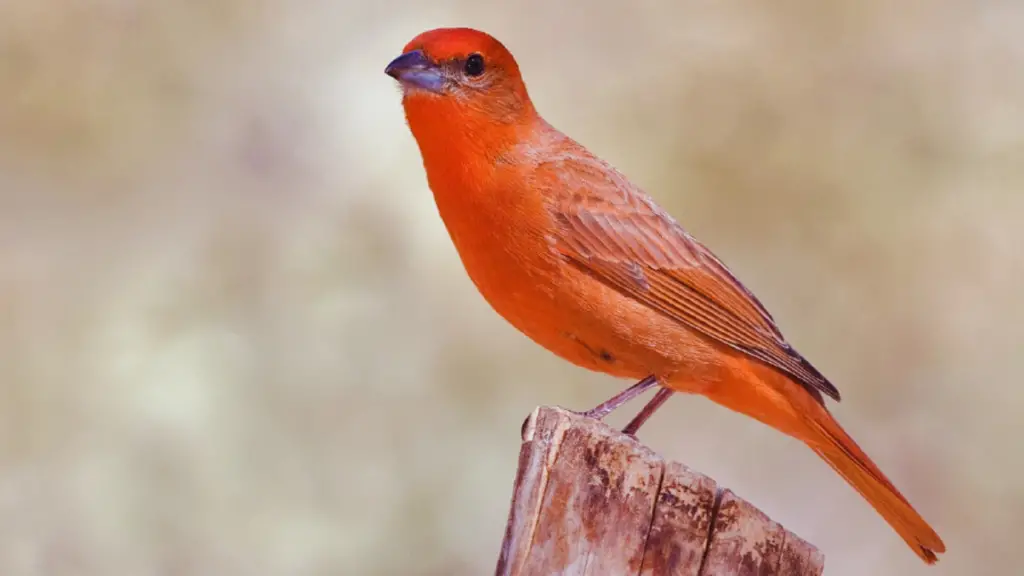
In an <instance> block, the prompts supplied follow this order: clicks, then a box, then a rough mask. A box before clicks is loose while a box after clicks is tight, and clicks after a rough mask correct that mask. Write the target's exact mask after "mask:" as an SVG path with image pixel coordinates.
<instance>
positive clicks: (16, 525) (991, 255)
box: [0, 0, 1024, 576]
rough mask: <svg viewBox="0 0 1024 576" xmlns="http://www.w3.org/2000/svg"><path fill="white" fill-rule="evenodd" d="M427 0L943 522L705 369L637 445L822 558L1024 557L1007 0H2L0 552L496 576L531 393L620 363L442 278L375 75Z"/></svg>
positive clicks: (446, 252)
mask: <svg viewBox="0 0 1024 576" xmlns="http://www.w3.org/2000/svg"><path fill="white" fill-rule="evenodd" d="M445 25H472V26H475V27H479V28H482V29H485V30H488V31H491V32H492V33H494V34H495V35H496V36H498V37H499V38H501V39H502V40H503V41H505V43H506V44H507V45H508V46H509V47H510V48H511V49H512V50H513V52H514V53H515V54H516V55H517V57H518V58H519V60H520V63H521V65H522V68H523V69H524V70H525V73H526V78H527V81H528V83H529V86H530V89H531V93H532V95H533V96H534V99H535V101H536V103H537V106H538V107H539V108H540V110H541V111H542V112H543V113H544V114H545V115H546V116H547V118H548V119H549V120H550V121H551V122H553V123H554V124H555V125H556V126H559V127H560V128H562V129H563V130H565V131H566V132H568V133H569V134H571V135H573V136H574V137H576V138H577V139H579V140H581V141H582V142H584V143H585V144H586V145H588V146H590V147H591V148H592V149H593V150H594V151H596V152H597V153H599V154H600V155H602V156H604V157H605V158H606V159H608V160H610V161H611V162H612V163H614V164H615V165H616V166H618V167H619V168H621V169H622V170H623V171H625V172H626V173H627V174H628V175H629V176H630V177H631V178H632V179H634V181H636V182H637V183H638V184H640V185H641V186H643V187H644V188H645V189H647V190H648V191H649V192H650V193H651V194H652V195H653V196H655V197H656V198H657V199H658V200H659V201H660V202H662V203H663V204H664V205H665V206H666V207H667V208H668V209H669V210H670V211H671V212H672V213H673V214H674V215H676V216H677V217H678V219H679V220H680V221H681V222H682V223H683V224H684V225H685V226H686V227H688V228H689V230H690V231H691V232H693V233H694V234H695V235H696V236H698V237H699V238H701V239H702V240H703V241H704V242H705V243H707V244H708V245H710V246H711V247H712V249H713V250H715V251H716V252H717V253H718V254H719V255H720V256H721V257H722V258H723V259H724V260H725V261H726V262H727V263H728V264H729V265H730V266H731V267H732V268H733V269H734V271H735V272H736V273H737V274H738V275H739V276H740V277H741V278H742V279H743V280H744V281H745V282H746V283H747V284H748V285H749V286H750V287H751V288H752V289H754V290H755V291H756V292H757V293H758V294H759V295H760V296H761V298H762V299H763V300H764V302H765V303H766V304H767V305H768V306H769V308H770V309H771V310H772V311H773V313H774V314H775V316H776V318H777V319H778V320H779V322H780V324H781V326H782V328H783V330H784V331H785V332H786V334H787V336H788V337H789V338H790V340H791V341H792V342H793V343H794V344H795V345H796V346H797V347H798V348H799V349H800V350H801V351H803V352H804V353H805V354H806V355H807V356H808V357H810V358H811V359H813V361H814V362H815V364H816V365H817V366H819V367H820V368H821V369H822V370H823V371H824V372H826V373H827V374H828V375H829V376H830V378H831V379H832V380H833V381H834V382H835V383H836V385H837V386H838V387H839V388H840V390H841V391H842V393H843V395H844V401H843V402H842V403H841V404H839V405H835V412H836V414H837V415H838V417H839V418H840V420H841V421H842V422H843V423H844V424H845V425H846V426H847V427H848V428H849V430H850V431H851V433H853V434H854V436H855V437H856V438H857V439H858V440H859V441H860V442H861V443H862V444H863V445H864V447H865V448H866V449H867V450H868V452H869V453H870V454H872V455H873V457H874V458H876V459H877V461H878V462H879V464H880V465H881V466H882V467H883V468H884V469H885V470H886V471H887V473H888V474H890V475H891V476H892V478H893V479H894V480H895V481H896V483H897V484H898V485H899V486H900V487H901V488H902V489H903V490H904V491H905V492H906V493H907V494H908V495H909V497H910V499H911V500H912V501H913V502H914V504H915V505H916V506H918V507H919V508H920V509H921V510H922V512H923V513H924V515H925V516H926V517H927V518H929V519H930V520H931V521H933V522H934V524H935V526H936V527H937V528H938V530H939V532H940V533H941V534H942V536H943V537H944V538H945V540H946V543H947V544H948V547H949V550H950V552H949V553H948V554H947V555H946V556H944V557H943V560H942V561H941V562H940V564H939V565H938V566H937V567H936V568H934V569H930V570H929V569H926V568H925V567H924V566H923V564H921V563H920V562H919V561H918V560H917V558H916V557H915V556H914V555H913V554H912V553H911V552H910V551H909V550H907V549H906V548H905V547H904V544H903V543H902V541H901V540H899V538H898V537H897V536H896V535H895V534H894V533H893V532H891V531H890V530H889V529H888V528H887V527H886V526H885V525H884V524H883V523H882V521H881V520H880V519H879V518H878V517H876V516H875V514H874V513H873V512H872V511H871V509H870V508H869V507H868V506H867V505H866V504H865V503H864V502H862V501H861V500H860V499H859V497H857V496H856V494H855V493H854V492H853V491H852V490H850V489H849V488H847V486H846V485H845V484H844V483H843V482H842V481H841V480H840V479H839V478H838V477H837V476H836V475H834V474H833V473H832V472H831V471H830V470H829V469H828V468H827V467H826V466H825V465H824V464H823V463H821V462H819V461H818V460H817V459H816V458H815V457H814V456H813V455H812V454H811V452H810V451H809V450H807V449H806V448H804V447H803V446H801V445H799V444H797V443H796V442H793V441H790V440H787V439H785V438H783V437H781V436H780V435H778V434H776V433H774V432H772V431H770V430H768V429H765V428H764V427H762V426H760V425H758V424H755V423H753V422H749V421H745V420H743V419H742V418H740V417H738V416H735V415H733V414H730V413H727V412H726V411H724V410H722V409H719V408H717V407H715V406H713V405H712V404H710V403H709V402H707V401H705V400H703V399H700V398H682V397H677V398H675V399H674V400H672V401H671V402H670V403H669V405H668V406H667V407H666V408H665V409H664V411H663V412H662V413H660V414H659V415H658V416H657V417H656V418H655V419H654V420H653V421H652V422H651V423H650V424H649V427H648V428H647V429H646V432H645V434H644V435H643V438H644V440H645V441H646V442H647V443H648V444H650V445H651V446H652V447H654V448H655V449H656V450H658V451H660V452H662V453H663V454H665V455H667V456H669V457H671V458H675V459H680V460H682V461H684V462H686V463H688V464H690V465H691V466H693V467H695V468H697V469H699V470H701V471H703V472H705V473H708V474H710V475H712V476H714V477H716V478H717V479H718V480H719V481H721V482H722V483H724V484H726V485H728V486H730V487H732V488H733V489H735V490H736V491H738V492H739V493H740V494H741V495H742V496H744V497H746V498H748V499H749V500H751V501H753V502H755V503H756V504H757V505H758V506H760V507H761V508H763V509H764V510H765V511H767V512H768V513H769V514H771V515H772V516H773V517H775V518H776V519H778V520H779V521H781V522H783V523H784V524H786V525H787V526H788V527H790V528H792V529H793V530H795V531H796V532H797V533H799V534H800V535H802V536H804V537H805V538H807V539H809V540H811V541H813V542H815V543H816V544H817V545H818V546H820V547H821V548H822V550H823V551H825V553H826V554H827V555H828V569H827V572H826V573H827V574H830V575H834V576H860V575H865V574H870V575H877V576H886V575H909V574H933V575H939V574H945V575H960V574H964V575H967V574H970V575H987V574H1009V573H1012V572H1014V571H1015V570H1017V569H1018V568H1015V567H1014V566H1019V564H1016V563H1014V562H1013V561H1012V560H1013V557H1014V556H1019V547H1020V539H1021V537H1022V536H1024V519H1022V518H1024V476H1022V475H1024V447H1022V442H1024V419H1022V413H1024V391H1022V385H1024V384H1022V378H1021V376H1022V373H1024V370H1022V368H1024V359H1022V357H1021V349H1022V343H1024V328H1022V326H1024V304H1022V302H1024V298H1022V289H1024V257H1022V255H1021V254H1022V252H1021V251H1022V247H1024V244H1022V242H1024V231H1022V230H1021V227H1020V225H1021V222H1022V219H1024V194H1022V193H1021V190H1022V186H1024V106H1022V104H1021V103H1022V102H1024V34H1021V30H1022V27H1024V4H1021V3H1020V2H1018V1H1015V0H1003V1H998V0H979V1H975V2H966V1H964V2H954V1H952V0H938V1H929V2H925V1H914V0H910V1H906V2H885V1H882V0H866V1H865V0H835V1H833V2H818V1H813V0H783V1H782V2H771V3H764V2H753V1H746V2H738V1H729V2H711V1H707V0H683V1H682V2H668V1H665V2H653V1H646V2H645V1H639V2H633V3H626V2H611V1H608V2H594V1H593V0H590V1H587V0H579V1H575V2H562V3H558V4H555V3H550V4H549V3H546V2H541V1H540V0H531V1H527V2H520V3H516V4H513V3H509V4H508V5H507V6H505V7H503V6H502V5H499V4H498V3H488V2H483V1H479V0H478V1H473V2H469V1H465V2H459V1H454V0H451V1H445V0H434V1H432V2H412V1H408V2H379V1H376V2H374V1H366V0H348V1H345V0H334V1H326V0H288V1H286V0H262V1H254V0H246V1H242V0H210V1H203V2H200V1H198V0H196V1H194V2H142V1H138V0H105V1H93V2H70V1H56V0H55V1H50V2H41V1H38V0H5V1H4V2H2V3H0V573H2V574H4V575H5V576H21V575H26V576H27V575H39V574H47V575H51V574H52V575H122V574H123V575H150V574H151V575H177V574H190V575H191V574H199V575H207V574H210V575H236V574H237V575H278V574H280V575H293V574H294V575H327V574H345V575H348V574H352V575H359V576H362V575H366V576H374V575H392V574H394V575H399V574H401V575H410V576H434V575H438V576H439V575H442V574H444V575H449V574H451V575H470V574H472V575H477V574H489V573H491V572H492V571H493V564H494V560H495V558H496V555H497V551H498V546H499V543H500V540H501V535H502V529H503V525H504V521H505V515H506V513H507V506H508V496H509V493H510V489H511V483H512V476H513V471H514V466H515V463H516V451H517V450H518V442H519V438H518V431H519V425H520V423H521V422H522V419H523V418H524V417H525V416H526V414H527V413H528V412H529V411H530V410H531V409H532V408H533V407H534V406H535V405H536V404H541V403H545V404H561V405H565V406H569V407H573V408H580V409H582V408H588V407H590V406H592V405H594V404H596V403H597V402H599V401H600V400H603V399H605V398H606V397H608V396H610V395H611V394H612V393H614V392H615V391H617V390H618V389H619V388H620V387H622V386H623V385H625V383H624V382H617V381H612V380H610V379H607V378H604V377H601V376H597V375H594V374H590V373H585V372H583V371H580V370H578V369H576V368H573V367H571V366H568V365H566V364H564V363H562V362H561V361H559V360H558V359H556V358H554V357H552V356H550V355H549V354H548V353H546V352H544V351H543V350H540V349H538V348H537V347H536V346H534V345H533V344H532V343H530V342H529V341H527V340H526V339H525V338H524V337H522V336H520V335H519V334H518V333H516V332H515V331H514V330H513V329H511V328H510V327H508V326H507V325H506V324H504V323H503V321H501V320H500V319H499V318H498V317H497V316H496V315H495V314H494V313H492V312H491V311H490V310H489V309H488V308H487V306H486V304H485V303H484V302H483V301H482V299H481V298H480V297H479V296H478V295H477V294H476V292H475V291H474V289H473V288H472V286H471V285H470V283H469V281H468V280H467V278H466V276H465V275H464V273H463V272H462V269H461V267H460V264H459V262H458V260H457V258H456V256H455V253H454V251H453V249H452V247H451V245H450V242H449V240H448V238H447V236H446V235H445V233H444V230H443V228H442V226H441V224H440V221H439V219H438V217H437V215H436V212H435V209H434V206H433V203H432V199H431V196H430V193H429V191H428V190H427V188H426V184H425V179H424V176H423V172H422V168H421V165H420V160H419V157H418V154H417V150H416V148H415V145H414V143H413V141H412V138H411V136H410V135H409V133H408V131H407V129H406V127H405V126H404V123H403V119H402V115H401V108H400V104H399V94H398V90H397V89H396V87H395V86H394V85H393V82H392V80H391V79H390V78H388V77H386V76H385V75H384V74H383V68H384V66H385V64H387V62H388V61H389V60H390V59H391V58H392V57H394V56H396V55H397V54H398V52H399V50H400V49H401V47H402V46H403V45H404V44H405V42H406V41H408V40H409V39H410V38H412V36H414V35H415V34H417V33H418V32H420V31H422V30H424V29H427V28H433V27H437V26H445ZM636 408H639V404H637V405H636V406H635V407H634V406H631V407H630V409H629V410H633V409H636ZM629 410H627V411H629ZM628 416H629V414H626V413H622V414H616V415H615V416H614V417H613V419H612V421H613V422H615V423H622V422H624V420H625V419H626V418H627V417H628ZM1014 552H1018V554H1014Z"/></svg>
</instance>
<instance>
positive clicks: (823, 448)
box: [680, 364, 946, 564]
mask: <svg viewBox="0 0 1024 576" xmlns="http://www.w3.org/2000/svg"><path fill="white" fill-rule="evenodd" d="M734 370H735V372H734V373H735V379H733V378H729V379H723V383H724V384H723V385H720V386H715V387H710V388H707V389H705V390H704V391H703V393H704V394H705V395H706V396H708V397H709V398H710V399H711V400H714V401H715V402H717V403H719V404H721V405H723V406H725V407H727V408H730V409H732V410H735V411H737V412H740V413H741V414H746V415H747V416H750V417H752V418H754V419H756V420H759V421H761V422H763V423H764V424H767V425H768V426H771V427H773V428H775V429H777V430H779V431H781V432H784V433H785V434H788V435H790V436H792V437H794V438H796V439H798V440H801V441H802V442H804V443H805V444H807V445H808V446H809V447H810V448H811V449H812V450H814V452H815V453H817V454H818V456H820V457H821V458H822V459H823V460H824V461H825V462H827V463H828V465H829V466H831V467H832V469H833V470H835V471H836V472H837V473H838V474H839V475H840V476H842V477H843V478H844V479H845V480H846V481H847V482H848V483H849V484H850V486H852V487H853V488H854V489H855V490H856V491H857V492H859V493H860V495H861V496H863V497H864V499H865V500H867V501H868V503H869V504H871V506H872V507H873V508H874V509H875V510H876V511H877V512H878V513H879V514H880V515H881V516H882V518H884V519H885V521H886V522H888V523H889V525H890V526H892V528H893V529H894V530H895V531H896V533H897V534H899V535H900V537H901V538H903V540H904V541H906V543H907V544H908V545H909V546H910V548H911V549H913V550H914V552H915V553H916V554H917V555H918V556H920V557H921V559H922V560H924V561H925V562H926V563H928V564H934V563H935V562H936V561H937V560H938V557H937V555H938V554H941V553H943V552H945V551H946V545H945V544H943V542H942V539H941V538H939V535H938V534H936V533H935V530H933V529H932V527H931V526H929V525H928V523H927V522H926V521H925V520H924V518H922V517H921V515H920V514H918V513H917V511H916V510H914V507H913V506H911V505H910V503H909V502H907V499H906V498H904V497H903V494H901V493H900V491H899V490H897V489H896V487H895V486H893V484H892V482H890V481H889V479H888V478H886V476H885V474H883V473H882V471H881V470H879V469H878V466H876V465H875V463H874V462H872V461H871V458H869V457H868V455H867V454H865V453H864V451H863V450H862V449H861V448H860V446H858V445H857V443H856V442H854V440H853V438H851V437H850V436H849V435H848V434H847V433H846V431H844V430H843V428H842V426H840V425H839V423H838V422H836V420H835V418H833V417H832V414H831V413H830V412H829V411H828V409H827V408H826V407H825V406H824V404H823V402H822V401H821V399H820V397H818V398H816V397H813V396H812V395H811V394H808V392H807V389H806V388H804V387H802V386H800V385H798V384H796V383H795V382H793V381H792V380H790V379H789V378H788V377H785V376H784V375H782V374H779V373H777V372H775V371H773V370H769V369H767V368H763V367H760V366H758V365H752V364H746V365H740V366H739V367H734ZM680 389H681V390H683V391H685V390H686V388H680Z"/></svg>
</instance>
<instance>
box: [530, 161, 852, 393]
mask: <svg viewBox="0 0 1024 576" xmlns="http://www.w3.org/2000/svg"><path fill="white" fill-rule="evenodd" d="M545 168H551V169H553V170H555V174H553V175H552V177H548V178H543V180H545V181H546V182H547V183H548V184H552V183H555V182H557V185H560V186H562V187H568V188H569V190H564V189H563V190H562V191H561V193H560V194H555V195H551V196H549V197H555V198H560V199H561V200H560V201H556V202H553V203H552V205H551V210H552V215H553V218H554V219H555V222H556V223H557V225H558V226H557V230H558V232H557V233H556V237H555V238H554V245H555V249H556V250H557V251H558V252H559V253H560V254H561V255H562V256H563V257H564V258H566V259H567V260H568V261H569V262H570V263H571V264H572V265H574V266H576V267H577V268H579V269H580V270H582V271H584V272H585V273H587V274H589V275H591V276H593V277H595V278H597V279H598V280H600V281H601V282H603V283H605V284H607V285H609V286H611V287H612V288H614V289H615V290H617V291H619V292H621V293H623V294H624V295H626V296H628V297H630V298H633V299H636V300H637V301H640V302H642V303H644V304H645V305H647V306H648V307H650V308H651V309H653V310H655V311H657V312H659V313H661V314H663V315H665V316H667V317H669V318H671V319H673V320H676V321H678V322H680V323H682V324H684V325H686V326H688V327H690V328H691V329H693V330H696V331H698V332H700V333H702V334H704V335H705V336H707V337H709V338H712V339H714V340H716V341H718V342H720V343H722V344H725V345H727V346H729V347H731V348H733V349H735V350H738V351H740V352H743V353H745V354H747V355H749V356H750V357H752V358H755V359H757V360H759V361H761V362H764V363H765V364H768V365H770V366H772V367H774V368H776V369H778V370H780V371H782V372H784V373H786V374H787V375H789V376H790V377H792V378H793V379H794V380H796V381H797V382H799V383H801V384H802V385H803V386H804V387H805V388H807V389H808V391H810V392H811V393H812V394H813V395H814V396H815V397H816V398H817V399H818V400H819V401H821V394H820V393H824V394H827V395H828V396H830V397H831V398H833V399H835V400H839V391H838V390H837V389H836V388H835V386H833V385H832V384H831V383H830V382H829V381H828V380H827V379H825V377H824V376H822V374H821V373H820V372H818V371H817V370H816V369H815V368H814V367H813V366H811V364H810V363H809V362H808V361H807V360H805V359H804V358H803V357H802V356H801V355H800V354H799V353H798V352H797V351H796V350H794V349H793V348H792V347H791V346H790V345H789V344H788V343H787V342H786V341H785V339H784V338H783V336H782V334H781V333H780V331H779V329H778V327H777V326H776V324H775V321H774V320H773V319H772V317H771V314H769V313H768V311H767V310H766V309H765V308H764V306H763V305H762V304H761V303H760V302H759V301H758V300H757V298H756V297H755V296H754V295H753V294H752V293H751V292H750V291H748V290H747V289H746V288H745V287H744V286H743V284H741V283H740V282H739V280H737V279H736V277H735V276H733V274H732V273H731V272H730V271H729V270H728V268H726V266H725V265H724V264H723V263H722V262H721V261H720V260H719V259H718V258H717V257H715V255H714V254H712V253H711V251H710V250H708V249H707V248H706V247H704V246H703V245H701V244H700V243H699V242H698V241H697V240H695V239H694V238H693V237H691V236H690V235H689V234H688V233H687V232H686V231H685V230H684V229H683V228H682V226H680V225H679V224H678V223H677V222H676V221H675V220H673V219H672V217H671V216H669V215H668V214H667V213H666V212H664V211H663V210H661V209H660V208H659V207H658V206H657V205H655V204H654V202H653V201H652V200H651V199H650V198H648V197H647V196H646V195H645V194H643V193H642V192H640V191H639V190H637V189H635V188H634V187H633V186H632V185H631V184H630V183H629V182H628V181H626V179H625V178H624V177H623V176H622V175H621V174H619V173H618V172H616V171H615V170H614V169H613V168H611V167H610V166H608V165H607V164H605V163H604V162H602V161H600V160H598V159H596V158H592V157H587V156H582V157H581V156H579V155H572V156H565V157H561V158H559V159H558V160H557V161H556V162H553V163H552V164H551V165H549V166H546V167H545V166H542V167H541V169H542V170H543V169H545ZM565 192H569V193H568V194H566V193H565Z"/></svg>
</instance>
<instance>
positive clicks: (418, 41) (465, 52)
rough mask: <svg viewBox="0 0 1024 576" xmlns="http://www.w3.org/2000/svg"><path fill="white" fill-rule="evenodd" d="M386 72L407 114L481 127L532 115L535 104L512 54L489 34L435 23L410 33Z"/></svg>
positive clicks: (412, 121)
mask: <svg viewBox="0 0 1024 576" xmlns="http://www.w3.org/2000/svg"><path fill="white" fill-rule="evenodd" d="M385 72H386V73H387V74H388V75H389V76H391V77H393V78H394V79H395V80H397V81H398V83H399V84H400V85H401V88H402V93H403V98H402V103H403V105H404V106H405V110H406V116H407V117H408V119H409V123H410V127H411V128H412V129H413V131H414V132H416V131H417V128H418V126H416V125H415V124H417V123H419V124H424V123H433V122H436V121H439V120H444V121H447V122H461V123H463V124H466V123H468V124H471V125H473V126H474V127H475V128H476V129H485V128H487V127H494V126H496V125H500V124H506V125H508V124H515V123H518V122H522V121H523V120H525V119H528V118H531V117H532V115H533V114H534V110H533V105H532V104H531V103H530V98H529V96H528V95H527V93H526V85H525V84H524V83H523V79H522V77H521V76H520V74H519V66H518V65H517V64H516V61H515V58H513V57H512V54H511V53H510V52H509V51H508V49H506V48H505V46H503V45H502V44H501V42H499V41H498V40H496V39H494V38H493V37H491V36H490V35H488V34H486V33H484V32H480V31H478V30H473V29H471V28H439V29H436V30H430V31H427V32H424V33H422V34H420V35H419V36H417V37H415V38H413V39H412V40H411V41H410V42H409V43H408V44H406V46H405V49H403V50H402V54H401V56H399V57H397V58H395V59H394V60H392V61H391V63H390V64H388V66H387V68H386V69H385Z"/></svg>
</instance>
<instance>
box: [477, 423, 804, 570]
mask: <svg viewBox="0 0 1024 576" xmlns="http://www.w3.org/2000/svg"><path fill="white" fill-rule="evenodd" d="M823 569H824V557H823V556H822V554H821V553H820V552H819V551H818V550H817V549H816V548H815V547H814V546H812V545H811V544H808V543H807V542H805V541H803V540H801V539H800V538H799V537H798V536H796V535H795V534H793V533H792V532H789V531H788V530H786V529H785V528H783V527H782V526H781V525H780V524H778V523H776V522H773V521H772V520H771V519H770V518H768V517H767V516H766V515H765V514H764V513H762V512H761V511H760V510H758V509H757V508H755V507H754V506H753V505H751V504H749V503H748V502H746V501H744V500H743V499H741V498H739V497H737V496H736V495H735V494H733V493H732V492H731V491H729V490H726V489H723V488H720V487H719V486H718V485H717V483H716V482H715V481H714V480H712V479H711V478H708V477H707V476H704V475H702V474H700V473H697V472H695V471H693V470H690V469H689V468H687V467H686V466H684V465H682V464H680V463H678V462H666V461H665V460H664V459H663V458H661V457H660V456H658V455H657V454H655V453H654V452H652V451H651V450H650V449H649V448H647V447H645V446H643V445H642V444H640V443H639V442H637V441H636V440H635V439H634V438H632V437H630V436H626V435H625V434H622V433H621V432H618V431H616V430H613V429H611V428H610V427H608V426H606V425H605V424H602V423H601V422H598V421H596V420H591V419H587V418H583V417H582V416H579V415H577V414H574V413H572V412H568V411H566V410H562V409H559V408H551V407H540V408H537V409H536V410H534V412H533V413H532V414H531V415H530V418H529V419H528V420H527V421H526V423H525V424H524V426H523V444H522V447H521V449H520V452H519V470H518V472H517V473H516V479H515V485H514V488H513V495H512V505H511V510H510V511H509V518H508V525H507V526H506V528H505V541H504V542H503V544H502V547H501V554H500V556H499V558H498V566H497V570H496V571H495V574H496V576H547V575H566V576H583V575H586V576H639V575H643V576H669V575H671V576H736V575H744V576H746V575H759V576H774V575H779V576H782V575H785V576H816V575H820V574H821V573H822V570H823Z"/></svg>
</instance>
